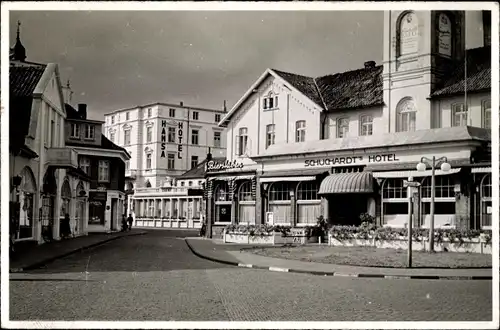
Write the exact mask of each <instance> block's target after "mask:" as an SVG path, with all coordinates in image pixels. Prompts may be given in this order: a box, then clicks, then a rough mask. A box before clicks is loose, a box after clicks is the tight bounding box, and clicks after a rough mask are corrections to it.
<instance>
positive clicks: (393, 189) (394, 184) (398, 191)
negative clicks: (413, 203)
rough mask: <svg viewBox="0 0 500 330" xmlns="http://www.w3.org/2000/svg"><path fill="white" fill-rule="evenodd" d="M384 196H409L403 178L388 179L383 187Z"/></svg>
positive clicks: (387, 197) (389, 197)
mask: <svg viewBox="0 0 500 330" xmlns="http://www.w3.org/2000/svg"><path fill="white" fill-rule="evenodd" d="M382 198H384V199H394V198H408V197H407V189H406V188H405V187H404V185H403V180H402V179H387V180H386V181H385V182H384V187H383V189H382Z"/></svg>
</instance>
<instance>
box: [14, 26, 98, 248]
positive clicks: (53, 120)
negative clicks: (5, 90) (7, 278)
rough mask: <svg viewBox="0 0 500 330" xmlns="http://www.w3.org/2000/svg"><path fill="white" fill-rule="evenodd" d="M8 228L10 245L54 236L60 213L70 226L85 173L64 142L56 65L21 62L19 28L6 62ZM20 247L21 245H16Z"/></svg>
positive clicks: (85, 181)
mask: <svg viewBox="0 0 500 330" xmlns="http://www.w3.org/2000/svg"><path fill="white" fill-rule="evenodd" d="M9 89H10V90H9V95H10V96H9V122H10V127H11V129H10V131H9V132H10V133H9V138H10V141H9V142H10V143H9V145H10V150H9V151H10V152H9V165H10V175H11V178H10V182H11V184H10V191H11V195H10V228H11V235H12V236H13V237H14V239H15V241H16V245H18V246H19V247H21V245H24V246H29V245H30V244H29V243H33V244H39V243H43V242H45V241H47V240H52V239H56V240H57V239H59V237H60V220H61V218H64V217H65V215H66V214H68V215H69V217H70V219H71V224H72V225H71V226H72V229H73V230H72V231H73V233H74V234H77V235H78V234H85V231H84V230H82V229H83V228H80V230H77V231H75V230H74V226H75V224H76V222H75V219H76V216H75V207H74V205H75V204H76V201H77V199H78V196H80V195H79V194H78V192H81V191H83V192H87V191H88V189H89V178H88V177H87V176H86V175H85V173H83V172H82V171H81V170H80V169H79V168H78V160H77V154H76V152H75V151H74V150H73V149H71V148H67V147H66V145H65V132H64V123H65V120H66V113H65V109H64V98H63V94H62V87H61V80H60V76H59V69H58V66H57V64H54V63H49V64H40V63H34V62H28V61H26V49H25V48H24V46H23V45H22V44H21V41H20V36H19V27H18V32H17V39H16V44H15V46H14V47H13V48H12V50H11V56H10V67H9ZM21 250H22V249H21Z"/></svg>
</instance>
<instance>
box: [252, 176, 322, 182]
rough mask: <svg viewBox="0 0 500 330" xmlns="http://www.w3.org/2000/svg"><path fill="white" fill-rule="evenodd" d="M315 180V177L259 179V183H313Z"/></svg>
mask: <svg viewBox="0 0 500 330" xmlns="http://www.w3.org/2000/svg"><path fill="white" fill-rule="evenodd" d="M313 180H316V177H315V176H283V177H274V178H273V177H271V178H260V182H263V183H265V182H278V181H287V182H290V181H313Z"/></svg>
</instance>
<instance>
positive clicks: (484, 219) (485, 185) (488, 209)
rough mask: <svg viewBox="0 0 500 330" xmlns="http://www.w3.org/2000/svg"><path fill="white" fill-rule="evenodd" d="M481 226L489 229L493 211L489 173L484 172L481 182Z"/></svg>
mask: <svg viewBox="0 0 500 330" xmlns="http://www.w3.org/2000/svg"><path fill="white" fill-rule="evenodd" d="M480 191H481V228H489V229H491V224H492V223H491V220H492V215H493V214H492V213H493V210H492V208H493V204H492V189H491V174H486V175H485V176H484V177H483V179H482V182H481V190H480Z"/></svg>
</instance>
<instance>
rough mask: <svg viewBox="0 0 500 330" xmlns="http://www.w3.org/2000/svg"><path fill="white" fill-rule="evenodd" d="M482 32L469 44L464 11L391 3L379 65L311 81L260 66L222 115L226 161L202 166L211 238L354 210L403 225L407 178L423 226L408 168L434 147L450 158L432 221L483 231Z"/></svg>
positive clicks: (487, 142) (486, 125)
mask: <svg viewBox="0 0 500 330" xmlns="http://www.w3.org/2000/svg"><path fill="white" fill-rule="evenodd" d="M478 28H480V27H479V26H478ZM483 30H484V31H485V32H486V31H489V29H488V28H487V27H486V26H485V27H484V28H483ZM488 38H489V37H488V36H486V33H485V37H484V40H485V44H484V45H483V46H482V47H478V48H475V49H469V50H467V52H466V50H465V13H464V12H459V11H454V12H444V11H418V12H413V11H404V12H401V11H390V12H389V11H388V12H386V13H385V14H384V43H383V49H384V58H383V61H384V64H383V65H376V63H375V62H373V61H368V62H366V63H365V64H364V67H363V68H361V69H358V70H352V71H347V72H343V73H338V74H334V75H327V76H323V77H318V78H312V77H306V76H301V75H297V74H293V73H288V72H282V71H278V70H273V69H268V70H266V71H265V72H264V73H263V74H262V75H261V77H260V78H259V79H258V80H257V81H256V82H255V83H254V84H253V85H252V86H251V87H250V88H249V89H248V91H247V92H246V93H245V94H244V95H243V96H242V97H241V99H240V100H239V101H238V102H237V103H236V105H235V106H234V107H233V108H232V109H231V111H229V113H228V114H227V115H226V116H225V117H224V118H223V120H222V121H221V126H223V127H226V134H227V141H228V148H227V157H226V158H227V159H226V161H225V162H223V163H221V164H219V165H220V166H219V165H218V166H214V167H213V169H214V170H212V171H209V173H208V174H207V183H206V185H207V198H208V201H207V224H208V225H209V227H211V228H208V231H207V232H208V235H214V236H219V235H221V232H222V230H223V228H224V227H225V226H226V225H229V224H262V223H266V222H268V221H270V222H272V223H273V224H279V225H288V226H306V225H314V224H316V221H317V218H318V217H319V216H324V217H325V218H327V219H328V220H329V221H330V223H333V224H347V225H356V224H359V222H360V217H361V215H362V214H369V215H370V216H372V217H374V218H375V219H376V222H377V224H379V225H387V226H395V227H404V226H405V224H406V221H407V219H408V195H407V189H406V188H405V187H404V186H403V181H404V180H409V178H410V177H411V178H413V179H414V180H415V181H418V182H419V184H420V185H421V186H420V188H419V192H418V198H416V201H415V205H414V212H415V218H416V219H417V220H416V222H415V225H416V226H422V227H426V226H428V224H429V205H430V168H429V167H428V168H427V170H426V171H423V172H417V171H416V169H415V168H416V165H417V164H418V163H419V162H420V161H421V159H422V157H427V158H431V159H432V157H433V156H436V157H438V158H439V157H446V159H447V161H448V163H449V164H450V165H451V170H450V171H448V172H441V171H440V170H438V171H437V177H436V185H437V186H436V187H437V188H436V191H438V192H439V193H437V194H436V213H435V225H436V227H442V226H444V227H449V226H451V227H456V228H477V229H479V228H482V229H488V228H491V219H492V210H491V205H492V204H491V196H492V195H491V193H492V191H491V159H490V155H491V151H490V150H491V100H490V95H491V78H490V69H491V47H490V46H489V45H488V44H487V40H488ZM465 61H467V63H468V65H467V66H465V65H464V63H465ZM465 70H467V74H465Z"/></svg>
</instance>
